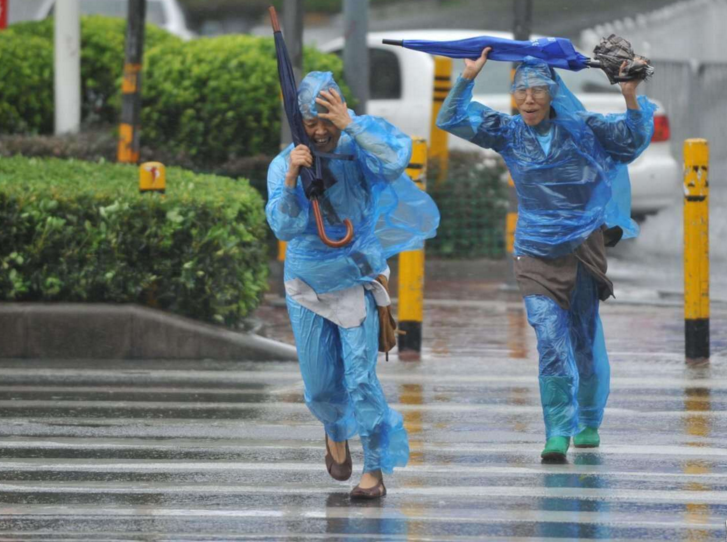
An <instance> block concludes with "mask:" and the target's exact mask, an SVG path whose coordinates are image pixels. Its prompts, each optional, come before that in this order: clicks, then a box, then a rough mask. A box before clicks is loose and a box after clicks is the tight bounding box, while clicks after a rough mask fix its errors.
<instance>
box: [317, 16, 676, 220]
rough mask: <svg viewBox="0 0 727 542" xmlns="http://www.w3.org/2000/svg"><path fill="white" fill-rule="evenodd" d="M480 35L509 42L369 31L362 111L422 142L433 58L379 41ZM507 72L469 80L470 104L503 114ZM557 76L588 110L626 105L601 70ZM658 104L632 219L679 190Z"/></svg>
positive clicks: (332, 47)
mask: <svg viewBox="0 0 727 542" xmlns="http://www.w3.org/2000/svg"><path fill="white" fill-rule="evenodd" d="M481 35H489V36H495V37H498V38H507V39H512V34H509V33H505V32H490V31H486V30H420V31H418V30H406V31H401V32H393V31H392V32H378V33H369V34H368V46H369V65H370V66H369V72H370V82H369V101H368V104H367V113H369V114H371V115H376V116H380V117H384V118H386V119H387V120H388V121H390V122H391V123H392V124H394V125H395V126H397V127H398V128H400V129H401V130H403V131H404V132H405V133H407V134H409V135H410V136H418V137H425V138H427V139H428V136H429V131H430V126H431V116H432V95H433V84H434V59H433V57H432V56H431V55H428V54H425V53H421V52H418V51H412V50H410V49H404V48H403V47H396V46H391V45H384V44H382V40H383V39H396V40H406V39H422V40H438V41H439V40H441V41H445V40H457V39H464V38H471V37H474V36H481ZM534 37H540V36H534ZM343 45H344V41H343V38H338V39H336V40H333V41H331V42H329V43H327V44H325V45H324V46H323V47H321V49H322V50H323V51H325V52H329V53H336V54H340V53H341V52H342V50H343ZM453 62H454V65H453V69H452V80H453V81H454V80H455V79H456V78H457V76H458V75H459V74H460V73H461V72H462V69H463V66H464V62H463V61H462V60H454V61H453ZM510 69H511V65H510V63H509V62H495V61H491V62H488V63H487V66H486V67H485V69H484V71H483V72H482V74H480V76H479V77H478V78H477V79H476V80H475V81H476V82H475V89H474V100H476V101H478V102H480V103H483V104H485V105H487V106H488V107H491V108H493V109H495V110H497V111H502V112H509V111H510V103H511V102H510V93H509V88H510ZM558 74H559V75H560V76H561V77H562V78H563V81H565V83H566V84H567V85H568V88H569V89H570V90H571V91H572V92H573V93H574V94H575V95H576V96H577V97H578V98H579V99H580V100H581V102H582V103H583V105H584V107H585V108H586V109H587V110H588V111H593V112H595V113H603V114H607V113H621V112H624V111H626V103H625V101H624V99H623V97H622V96H621V93H620V91H619V88H618V86H615V85H614V86H612V85H610V84H609V81H608V78H607V77H606V75H605V74H604V73H603V72H602V71H601V70H598V69H586V70H582V71H580V72H577V73H576V72H570V71H567V70H558ZM657 77H658V74H657ZM657 104H658V102H657ZM658 105H659V110H658V111H657V113H656V116H655V125H656V126H655V132H654V137H653V138H652V141H651V144H650V145H649V147H648V148H647V149H646V151H645V152H644V153H643V154H642V155H641V156H640V157H639V158H638V159H637V160H636V161H634V162H633V163H632V164H631V165H629V175H630V177H631V191H632V213H633V214H634V216H643V215H645V214H649V213H654V212H656V211H658V210H660V209H662V208H664V207H667V206H668V205H669V204H671V203H673V202H674V199H675V197H677V194H679V193H680V190H681V181H680V168H679V165H678V164H677V162H676V160H675V159H674V157H673V156H672V155H671V151H670V148H669V137H670V134H669V120H668V118H667V116H666V113H665V111H664V110H663V107H662V106H661V104H658ZM449 147H450V149H461V150H475V149H479V147H477V146H476V145H474V144H472V143H469V142H467V141H464V140H463V139H460V138H458V137H454V136H451V135H450V136H449Z"/></svg>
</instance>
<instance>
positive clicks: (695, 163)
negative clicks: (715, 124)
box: [684, 139, 709, 362]
mask: <svg viewBox="0 0 727 542" xmlns="http://www.w3.org/2000/svg"><path fill="white" fill-rule="evenodd" d="M684 324H685V346H686V358H687V362H700V361H704V360H707V359H709V144H708V143H707V140H705V139H687V140H686V141H685V142H684Z"/></svg>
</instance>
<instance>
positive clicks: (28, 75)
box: [0, 31, 54, 134]
mask: <svg viewBox="0 0 727 542" xmlns="http://www.w3.org/2000/svg"><path fill="white" fill-rule="evenodd" d="M0 59H2V61H0V132H3V133H6V134H14V133H50V132H52V131H53V122H54V119H53V45H52V43H49V42H48V40H46V39H44V38H39V37H35V36H23V37H19V36H16V35H14V34H12V33H11V32H10V31H3V32H0Z"/></svg>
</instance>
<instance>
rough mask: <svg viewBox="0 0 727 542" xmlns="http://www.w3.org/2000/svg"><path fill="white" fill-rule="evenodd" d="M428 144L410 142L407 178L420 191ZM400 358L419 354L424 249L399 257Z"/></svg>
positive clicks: (424, 182)
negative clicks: (410, 150)
mask: <svg viewBox="0 0 727 542" xmlns="http://www.w3.org/2000/svg"><path fill="white" fill-rule="evenodd" d="M426 171H427V142H426V141H425V140H423V139H420V138H415V139H413V140H412V153H411V162H410V163H409V167H408V168H407V170H406V173H407V175H409V177H411V179H412V180H413V181H414V182H415V183H416V185H417V186H418V187H419V188H421V189H422V190H426V189H427V180H426V179H427V175H426ZM398 312H399V325H398V327H399V330H401V331H402V332H404V334H403V335H399V337H398V339H397V343H398V347H399V359H401V360H403V361H419V360H420V359H421V352H422V322H423V320H424V249H421V250H410V251H407V252H402V253H401V254H399V311H398Z"/></svg>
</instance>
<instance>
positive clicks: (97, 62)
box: [0, 15, 181, 134]
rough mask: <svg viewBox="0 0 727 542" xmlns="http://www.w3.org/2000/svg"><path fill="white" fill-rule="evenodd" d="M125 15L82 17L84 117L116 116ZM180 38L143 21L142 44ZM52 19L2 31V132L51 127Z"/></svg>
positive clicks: (104, 118)
mask: <svg viewBox="0 0 727 542" xmlns="http://www.w3.org/2000/svg"><path fill="white" fill-rule="evenodd" d="M125 40H126V21H125V20H123V19H119V18H114V17H103V16H100V15H92V16H84V17H82V18H81V85H82V88H81V93H82V94H81V96H82V118H83V120H84V121H86V122H116V120H117V116H118V115H117V109H118V103H119V101H118V96H119V94H120V91H121V83H120V81H121V76H122V74H123V69H124V43H125ZM180 42H181V40H180V39H179V38H177V37H176V36H174V35H172V34H170V33H169V32H167V31H165V30H162V29H160V28H158V27H156V26H154V25H151V24H148V25H146V31H145V37H144V48H145V50H146V51H150V50H152V49H153V48H155V47H157V46H159V45H161V44H169V45H173V44H177V43H180ZM53 47H54V45H53V20H52V19H46V20H43V21H31V22H24V23H17V24H13V25H10V27H8V29H7V30H6V31H4V32H1V33H0V58H2V59H3V60H2V62H1V63H0V97H1V98H2V99H0V132H3V133H41V134H47V133H51V132H52V131H53V108H54V105H53Z"/></svg>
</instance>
